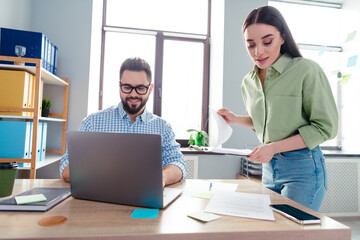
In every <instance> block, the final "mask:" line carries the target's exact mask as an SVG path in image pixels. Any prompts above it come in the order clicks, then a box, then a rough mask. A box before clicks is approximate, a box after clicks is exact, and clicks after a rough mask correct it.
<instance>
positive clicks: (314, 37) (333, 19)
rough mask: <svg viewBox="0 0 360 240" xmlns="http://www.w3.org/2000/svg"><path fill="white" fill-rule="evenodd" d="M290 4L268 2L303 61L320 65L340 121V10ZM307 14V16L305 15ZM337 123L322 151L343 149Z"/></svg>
mask: <svg viewBox="0 0 360 240" xmlns="http://www.w3.org/2000/svg"><path fill="white" fill-rule="evenodd" d="M304 2H306V4H297V3H291V2H287V3H284V2H278V1H269V5H270V6H273V7H276V8H277V9H278V10H279V11H280V12H281V13H282V14H283V16H284V18H285V20H286V22H287V24H288V26H289V28H290V30H291V33H292V34H293V37H294V39H295V41H296V42H297V43H298V45H299V48H300V51H301V53H302V55H303V56H304V57H305V58H309V59H312V60H314V61H315V62H317V63H318V64H320V66H321V67H322V68H323V70H324V72H325V74H326V75H327V77H328V79H329V83H330V85H331V87H332V90H333V95H334V98H335V101H336V103H337V106H338V111H339V117H340V120H341V119H342V118H343V116H342V110H343V109H342V107H341V88H342V85H341V84H340V83H341V81H340V78H338V73H339V72H343V71H342V66H343V62H344V61H346V54H345V53H344V52H343V47H342V44H343V41H344V35H343V34H342V31H341V29H342V14H343V12H342V11H341V9H339V8H333V7H324V6H314V5H311V2H314V3H318V2H316V1H304ZM304 13H306V14H304ZM341 123H342V121H340V126H339V131H338V136H337V137H336V138H334V139H332V140H329V141H327V142H325V143H324V144H322V147H323V148H329V149H334V148H335V149H336V148H341V146H342V132H343V131H342V130H343V128H342V127H343V124H341Z"/></svg>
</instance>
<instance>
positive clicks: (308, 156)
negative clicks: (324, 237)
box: [262, 146, 327, 211]
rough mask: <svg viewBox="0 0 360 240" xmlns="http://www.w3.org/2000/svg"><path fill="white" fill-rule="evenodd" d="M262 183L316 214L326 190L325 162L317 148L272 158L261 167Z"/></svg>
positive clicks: (284, 153) (295, 151) (286, 153)
mask: <svg viewBox="0 0 360 240" xmlns="http://www.w3.org/2000/svg"><path fill="white" fill-rule="evenodd" d="M262 183H263V185H264V186H265V187H267V188H269V189H271V190H273V191H275V192H277V193H280V194H281V195H283V196H285V197H287V198H290V199H291V200H294V201H296V202H298V203H300V204H302V205H304V206H306V207H308V208H311V209H313V210H314V211H319V210H320V207H321V204H322V201H323V199H324V196H325V193H326V190H327V170H326V165H325V159H324V156H323V154H322V151H321V149H320V147H319V146H317V147H316V148H314V149H313V150H310V149H308V148H303V149H299V150H294V151H289V152H282V153H278V154H275V155H274V157H273V159H271V161H270V162H268V163H264V164H263V176H262Z"/></svg>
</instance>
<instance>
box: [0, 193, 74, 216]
mask: <svg viewBox="0 0 360 240" xmlns="http://www.w3.org/2000/svg"><path fill="white" fill-rule="evenodd" d="M34 194H43V195H44V196H45V198H46V201H44V202H37V203H29V204H22V205H18V204H17V202H16V200H15V197H18V196H27V195H34ZM69 196H70V189H69V188H44V187H39V188H33V189H31V190H28V191H26V192H23V193H21V194H18V195H16V196H15V197H12V198H9V199H6V200H4V201H1V202H0V211H40V212H45V211H48V210H50V209H51V208H53V207H55V206H56V205H57V204H59V203H60V202H62V201H63V200H65V199H66V198H68V197H69Z"/></svg>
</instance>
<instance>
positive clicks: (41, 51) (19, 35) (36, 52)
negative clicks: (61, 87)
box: [0, 28, 57, 74]
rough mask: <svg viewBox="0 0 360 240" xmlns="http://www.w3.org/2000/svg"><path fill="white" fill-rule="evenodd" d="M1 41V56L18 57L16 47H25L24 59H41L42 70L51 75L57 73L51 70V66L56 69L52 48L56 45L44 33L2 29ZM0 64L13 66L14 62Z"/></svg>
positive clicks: (31, 64)
mask: <svg viewBox="0 0 360 240" xmlns="http://www.w3.org/2000/svg"><path fill="white" fill-rule="evenodd" d="M0 39H1V42H0V55H5V56H14V57H17V56H16V54H15V46H16V45H20V46H24V47H26V54H25V55H24V56H23V57H27V58H38V59H41V61H42V64H41V67H42V68H44V69H46V70H48V71H49V72H51V73H54V74H55V73H56V71H55V70H54V69H53V70H52V69H51V65H53V66H54V67H56V60H55V58H54V57H52V55H54V54H55V53H52V52H53V50H52V48H54V47H53V46H55V45H54V44H53V43H51V41H50V40H49V39H48V38H47V37H46V36H45V35H44V34H43V33H40V32H32V31H23V30H17V29H9V28H0ZM55 47H56V46H55ZM56 49H57V47H56ZM0 63H3V64H12V62H8V61H0ZM25 65H27V66H35V64H34V63H25Z"/></svg>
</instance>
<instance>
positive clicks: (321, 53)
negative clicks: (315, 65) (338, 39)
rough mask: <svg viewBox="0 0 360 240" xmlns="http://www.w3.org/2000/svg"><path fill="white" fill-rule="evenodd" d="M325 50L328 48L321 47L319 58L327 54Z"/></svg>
mask: <svg viewBox="0 0 360 240" xmlns="http://www.w3.org/2000/svg"><path fill="white" fill-rule="evenodd" d="M325 50H326V46H321V47H320V48H319V56H321V55H323V54H324V53H325Z"/></svg>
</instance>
